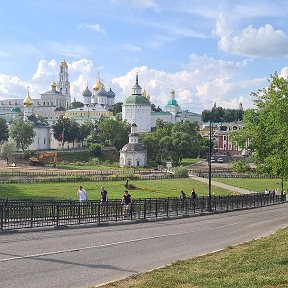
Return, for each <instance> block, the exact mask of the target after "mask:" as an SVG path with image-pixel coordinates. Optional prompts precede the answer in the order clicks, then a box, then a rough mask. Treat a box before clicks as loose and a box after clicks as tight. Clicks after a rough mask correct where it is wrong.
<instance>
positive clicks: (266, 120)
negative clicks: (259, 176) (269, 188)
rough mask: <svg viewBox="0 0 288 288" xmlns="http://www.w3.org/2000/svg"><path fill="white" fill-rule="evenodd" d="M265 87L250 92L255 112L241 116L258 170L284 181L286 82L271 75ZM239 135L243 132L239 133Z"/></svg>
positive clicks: (287, 159)
mask: <svg viewBox="0 0 288 288" xmlns="http://www.w3.org/2000/svg"><path fill="white" fill-rule="evenodd" d="M268 81H269V86H268V87H267V88H263V89H260V90H258V91H257V92H254V93H251V95H252V96H253V97H254V104H255V106H256V108H255V109H251V110H249V111H246V112H245V114H244V127H245V129H243V131H245V133H246V136H248V137H249V142H250V147H249V148H250V150H251V151H252V152H253V151H254V152H255V157H254V161H255V163H256V164H257V168H258V171H261V172H265V173H267V172H268V173H270V174H272V175H275V176H278V177H280V178H281V179H282V191H283V183H284V179H287V178H288V125H287V124H288V113H287V111H288V80H287V79H286V78H285V79H284V78H282V77H280V76H278V74H277V73H276V72H275V74H274V75H271V78H270V79H268ZM242 133H243V132H242Z"/></svg>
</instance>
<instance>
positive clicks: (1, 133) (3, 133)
mask: <svg viewBox="0 0 288 288" xmlns="http://www.w3.org/2000/svg"><path fill="white" fill-rule="evenodd" d="M8 138H9V130H8V125H7V123H6V120H5V119H4V118H3V117H0V143H1V142H3V141H7V140H8Z"/></svg>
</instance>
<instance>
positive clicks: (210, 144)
mask: <svg viewBox="0 0 288 288" xmlns="http://www.w3.org/2000/svg"><path fill="white" fill-rule="evenodd" d="M211 157H212V119H211V118H210V121H209V156H208V177H209V180H208V203H207V210H208V211H209V212H212V203H211V202H212V201H211V200H212V195H211V178H212V175H211Z"/></svg>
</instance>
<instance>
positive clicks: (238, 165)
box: [232, 161, 251, 173]
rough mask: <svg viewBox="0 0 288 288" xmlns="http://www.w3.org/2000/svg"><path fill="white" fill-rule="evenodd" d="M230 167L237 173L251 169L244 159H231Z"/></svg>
mask: <svg viewBox="0 0 288 288" xmlns="http://www.w3.org/2000/svg"><path fill="white" fill-rule="evenodd" d="M232 169H233V171H236V172H238V173H247V172H250V170H251V169H250V167H249V165H247V163H246V162H245V161H233V162H232Z"/></svg>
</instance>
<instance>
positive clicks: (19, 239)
mask: <svg viewBox="0 0 288 288" xmlns="http://www.w3.org/2000/svg"><path fill="white" fill-rule="evenodd" d="M287 208H288V204H287V203H285V204H281V205H275V206H269V207H262V208H257V209H251V210H246V211H235V212H229V213H222V214H216V215H206V216H200V217H191V218H181V219H176V220H167V221H159V222H147V223H140V224H136V223H134V224H129V225H110V226H109V225H108V226H95V227H89V228H77V229H76V228H74V229H66V230H54V229H53V230H49V231H37V232H27V231H26V232H23V233H22V232H20V233H2V234H0V267H1V269H0V283H1V287H5V288H15V287H24V288H32V287H33V288H36V287H41V288H46V287H47V288H48V287H49V288H53V287H61V288H66V287H67V288H68V287H69V288H75V287H81V288H84V287H85V288H87V287H92V286H94V285H99V284H101V283H106V282H109V281H114V280H117V279H120V278H124V277H126V276H129V275H132V274H135V273H140V272H145V271H147V270H150V269H154V268H157V267H161V266H163V265H167V264H169V263H171V262H172V261H175V260H177V259H187V258H191V257H193V256H197V255H202V254H206V253H209V252H212V251H216V250H219V249H222V248H225V247H227V246H228V245H236V244H238V243H242V242H245V241H249V240H252V239H257V238H259V237H262V236H266V235H269V234H271V233H273V232H274V231H276V230H278V229H279V228H282V227H286V226H288V213H287Z"/></svg>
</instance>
